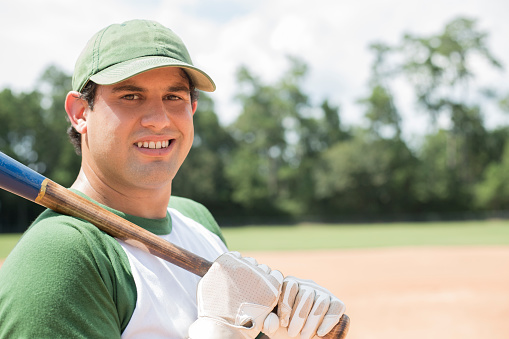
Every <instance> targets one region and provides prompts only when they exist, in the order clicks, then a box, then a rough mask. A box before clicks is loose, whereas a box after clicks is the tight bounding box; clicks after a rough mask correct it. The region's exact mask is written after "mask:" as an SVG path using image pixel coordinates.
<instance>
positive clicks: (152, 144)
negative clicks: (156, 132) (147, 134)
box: [137, 140, 171, 149]
mask: <svg viewBox="0 0 509 339" xmlns="http://www.w3.org/2000/svg"><path fill="white" fill-rule="evenodd" d="M170 144H171V140H165V141H143V142H141V141H140V142H138V144H137V146H138V147H139V148H152V149H161V148H167V147H168V146H170Z"/></svg>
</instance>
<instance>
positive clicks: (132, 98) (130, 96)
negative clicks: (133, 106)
mask: <svg viewBox="0 0 509 339" xmlns="http://www.w3.org/2000/svg"><path fill="white" fill-rule="evenodd" d="M139 98H140V97H139V95H137V94H126V95H124V96H123V97H122V99H125V100H136V99H139Z"/></svg>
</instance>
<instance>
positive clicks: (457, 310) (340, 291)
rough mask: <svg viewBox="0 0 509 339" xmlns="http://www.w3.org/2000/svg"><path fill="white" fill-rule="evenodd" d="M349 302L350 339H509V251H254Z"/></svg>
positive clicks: (263, 259) (258, 256)
mask: <svg viewBox="0 0 509 339" xmlns="http://www.w3.org/2000/svg"><path fill="white" fill-rule="evenodd" d="M243 255H250V256H253V257H255V258H256V259H257V260H258V262H260V263H266V264H268V265H269V266H270V267H272V268H277V269H279V270H281V271H282V272H283V273H284V274H285V275H295V276H298V277H302V278H309V279H313V280H315V281H316V282H318V283H320V284H321V285H323V286H325V287H327V288H328V289H329V290H331V292H333V293H334V294H335V295H337V296H338V297H339V298H340V299H342V300H343V301H344V302H345V304H346V306H347V314H348V315H349V316H350V318H351V327H350V331H349V334H348V337H347V338H348V339H371V338H376V339H442V338H443V339H460V338H461V339H469V338H483V339H485V338H486V339H488V338H489V339H502V338H504V339H507V338H509V247H443V248H441V247H425V248H387V249H369V250H339V251H307V252H271V253H268V252H249V253H243Z"/></svg>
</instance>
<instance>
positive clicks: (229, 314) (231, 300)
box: [189, 252, 283, 339]
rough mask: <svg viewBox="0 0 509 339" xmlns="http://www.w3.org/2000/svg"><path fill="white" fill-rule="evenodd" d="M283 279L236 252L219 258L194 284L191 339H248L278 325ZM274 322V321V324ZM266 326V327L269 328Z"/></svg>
mask: <svg viewBox="0 0 509 339" xmlns="http://www.w3.org/2000/svg"><path fill="white" fill-rule="evenodd" d="M282 282H283V275H282V274H281V272H279V271H272V270H271V269H270V268H269V267H268V266H267V265H258V263H257V262H256V260H254V259H253V258H242V256H241V255H240V254H239V253H237V252H228V253H225V254H223V255H221V256H220V257H219V258H218V259H217V260H216V261H214V263H213V264H212V267H211V268H210V269H209V271H208V272H207V273H206V274H205V275H204V276H203V278H202V279H201V280H200V282H199V283H198V292H197V301H198V320H196V321H195V322H194V323H193V324H192V325H191V327H190V328H189V337H190V338H191V339H251V338H255V337H256V336H257V335H258V334H259V333H260V332H261V331H262V330H264V322H265V323H266V325H267V326H268V327H270V329H269V328H267V330H270V331H271V332H272V331H273V330H274V329H275V328H274V323H275V324H276V325H279V324H278V321H277V316H276V315H275V314H274V313H271V311H272V310H273V309H274V307H275V306H276V304H277V302H278V299H279V293H280V292H281V286H282ZM274 319H275V321H274ZM269 325H270V326H269Z"/></svg>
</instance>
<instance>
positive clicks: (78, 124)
mask: <svg viewBox="0 0 509 339" xmlns="http://www.w3.org/2000/svg"><path fill="white" fill-rule="evenodd" d="M87 109H88V103H87V102H86V100H83V99H81V98H80V93H78V92H75V91H72V92H69V93H67V97H66V98H65V111H66V112H67V116H68V117H69V120H70V121H71V124H72V126H73V127H74V128H75V129H76V131H78V132H79V133H80V134H83V133H86V132H87V119H86V113H85V112H86V110H87Z"/></svg>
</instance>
